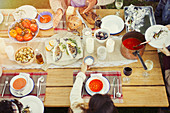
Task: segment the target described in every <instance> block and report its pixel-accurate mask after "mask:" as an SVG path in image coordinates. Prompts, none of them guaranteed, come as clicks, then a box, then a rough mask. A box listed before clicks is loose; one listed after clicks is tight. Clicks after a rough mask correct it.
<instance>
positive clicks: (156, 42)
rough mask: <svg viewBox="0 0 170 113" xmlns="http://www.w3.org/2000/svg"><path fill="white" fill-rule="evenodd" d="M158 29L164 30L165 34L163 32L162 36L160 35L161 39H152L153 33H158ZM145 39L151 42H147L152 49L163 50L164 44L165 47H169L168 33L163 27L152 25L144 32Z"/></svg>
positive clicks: (169, 34)
mask: <svg viewBox="0 0 170 113" xmlns="http://www.w3.org/2000/svg"><path fill="white" fill-rule="evenodd" d="M160 29H162V30H165V31H167V32H164V33H163V34H162V36H161V35H160V37H161V38H158V39H155V38H153V35H154V33H155V32H156V33H158V32H159V31H160ZM145 39H146V41H149V40H151V42H149V45H151V46H152V47H155V48H163V47H164V44H165V46H166V47H167V46H169V45H170V31H169V30H168V28H167V27H165V26H163V25H153V26H150V27H149V28H148V29H147V30H146V32H145Z"/></svg>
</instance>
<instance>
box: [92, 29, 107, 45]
mask: <svg viewBox="0 0 170 113" xmlns="http://www.w3.org/2000/svg"><path fill="white" fill-rule="evenodd" d="M98 32H105V33H107V36H108V37H107V38H106V39H104V40H100V39H98V38H97V36H96V35H97V33H98ZM94 37H95V38H96V40H97V41H98V42H99V43H104V42H106V40H107V39H108V38H109V37H110V32H109V31H108V30H107V29H98V30H96V31H95V33H94Z"/></svg>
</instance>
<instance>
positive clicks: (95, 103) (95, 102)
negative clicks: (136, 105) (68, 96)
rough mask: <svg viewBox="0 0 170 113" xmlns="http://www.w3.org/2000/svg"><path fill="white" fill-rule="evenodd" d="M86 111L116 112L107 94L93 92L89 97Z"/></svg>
mask: <svg viewBox="0 0 170 113" xmlns="http://www.w3.org/2000/svg"><path fill="white" fill-rule="evenodd" d="M86 113H118V111H117V109H116V107H115V106H114V103H113V101H112V100H111V98H110V96H109V95H107V94H106V95H101V94H95V95H93V96H92V97H91V99H90V102H89V108H88V109H87V110H86Z"/></svg>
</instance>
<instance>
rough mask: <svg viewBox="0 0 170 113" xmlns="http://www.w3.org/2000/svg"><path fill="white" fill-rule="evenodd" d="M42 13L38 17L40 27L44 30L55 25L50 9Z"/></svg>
mask: <svg viewBox="0 0 170 113" xmlns="http://www.w3.org/2000/svg"><path fill="white" fill-rule="evenodd" d="M40 15H41V16H42V17H43V18H42V17H41V16H40ZM40 15H38V18H37V20H38V25H39V28H40V29H42V30H47V29H50V28H52V27H53V15H52V14H51V13H50V12H48V11H44V12H41V13H40Z"/></svg>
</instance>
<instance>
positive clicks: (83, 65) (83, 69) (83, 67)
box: [81, 62, 90, 73]
mask: <svg viewBox="0 0 170 113" xmlns="http://www.w3.org/2000/svg"><path fill="white" fill-rule="evenodd" d="M87 69H90V67H89V66H88V65H87V64H86V63H84V62H83V63H82V65H81V72H83V73H85V72H86V71H87Z"/></svg>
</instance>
